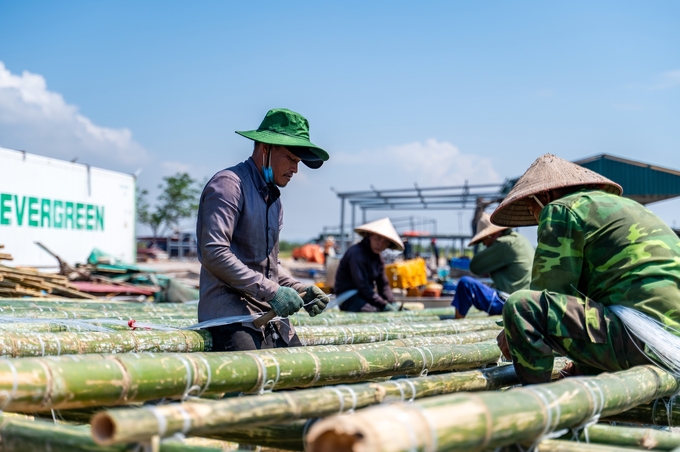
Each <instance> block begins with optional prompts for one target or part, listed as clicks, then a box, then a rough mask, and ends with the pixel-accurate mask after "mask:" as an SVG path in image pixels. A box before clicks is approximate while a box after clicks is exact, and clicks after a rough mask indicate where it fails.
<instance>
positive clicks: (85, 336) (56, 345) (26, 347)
mask: <svg viewBox="0 0 680 452" xmlns="http://www.w3.org/2000/svg"><path fill="white" fill-rule="evenodd" d="M211 344H212V338H211V336H210V333H208V332H207V331H202V330H198V331H182V330H178V331H127V332H116V333H100V332H81V333H71V332H60V333H8V332H0V357H2V358H17V357H27V356H48V355H52V356H58V355H73V354H85V353H133V352H134V353H139V352H156V353H160V352H164V353H170V352H175V353H177V352H198V351H201V352H202V351H209V350H210V348H211Z"/></svg>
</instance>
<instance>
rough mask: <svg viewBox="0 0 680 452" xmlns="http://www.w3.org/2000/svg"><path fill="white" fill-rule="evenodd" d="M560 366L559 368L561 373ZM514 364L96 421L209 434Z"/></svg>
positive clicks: (389, 398)
mask: <svg viewBox="0 0 680 452" xmlns="http://www.w3.org/2000/svg"><path fill="white" fill-rule="evenodd" d="M559 369H560V366H557V367H556V369H555V375H557V372H558V371H559ZM517 383H518V380H517V376H516V374H515V371H514V369H513V367H512V366H510V365H506V366H500V367H495V368H492V369H490V370H473V371H467V372H457V373H446V374H440V375H433V376H427V377H418V378H411V379H399V380H390V381H387V382H383V383H364V384H355V385H351V386H329V387H323V388H318V389H307V390H297V391H284V392H277V393H269V394H264V395H261V396H250V397H235V398H229V399H224V400H218V401H208V400H201V399H196V400H193V401H187V402H183V403H173V404H166V405H159V406H144V407H142V408H132V409H130V408H121V409H114V410H107V411H103V412H101V413H99V414H97V415H95V416H94V418H93V420H92V433H93V436H94V438H95V440H96V441H97V443H98V444H103V445H110V444H119V443H130V442H146V441H148V440H149V438H151V437H153V436H155V435H159V436H161V437H165V436H171V435H173V434H175V433H178V432H179V433H182V434H185V435H187V434H192V435H200V436H203V435H206V434H215V433H220V431H223V430H227V429H233V428H234V427H242V426H253V425H268V424H275V423H279V422H289V421H291V420H294V419H306V418H311V417H319V416H327V415H330V414H336V413H343V412H352V411H354V410H355V409H358V408H363V407H366V406H369V405H375V404H380V403H389V402H393V401H402V402H403V401H405V400H414V399H420V398H422V397H431V396H434V395H439V394H448V393H452V392H458V391H488V390H493V389H498V388H502V387H507V386H510V385H514V384H517Z"/></svg>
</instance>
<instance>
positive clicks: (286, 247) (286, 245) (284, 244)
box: [279, 240, 302, 253]
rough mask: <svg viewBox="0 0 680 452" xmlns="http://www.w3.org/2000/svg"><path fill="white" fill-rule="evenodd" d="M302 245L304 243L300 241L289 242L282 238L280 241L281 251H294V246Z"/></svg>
mask: <svg viewBox="0 0 680 452" xmlns="http://www.w3.org/2000/svg"><path fill="white" fill-rule="evenodd" d="M300 245H302V244H301V243H298V242H288V241H286V240H280V241H279V252H286V253H290V252H291V251H293V248H297V247H298V246H300Z"/></svg>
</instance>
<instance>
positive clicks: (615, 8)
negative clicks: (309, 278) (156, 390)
mask: <svg viewBox="0 0 680 452" xmlns="http://www.w3.org/2000/svg"><path fill="white" fill-rule="evenodd" d="M678 23H680V3H678V2H673V1H658V2H653V3H643V2H625V1H623V2H622V1H616V2H614V1H601V2H501V1H487V2H399V1H391V2H354V1H345V2H301V1H292V2H255V1H253V2H228V1H219V2H217V1H213V2H211V1H203V2H177V1H175V2H172V1H162V2H161V1H145V2H136V1H135V2H133V1H115V2H114V1H98V2H85V1H82V2H81V1H68V2H48V1H8V0H0V62H1V63H0V64H1V66H0V146H4V147H8V148H12V149H24V150H27V151H29V152H33V153H36V154H41V155H47V156H53V157H57V158H64V159H68V160H70V159H72V158H74V157H76V156H77V157H78V161H79V162H82V163H90V164H93V165H96V166H101V167H104V168H109V169H114V170H118V171H124V172H130V173H131V172H134V171H136V170H137V169H139V168H142V173H141V174H140V177H139V185H140V186H141V187H143V188H147V189H151V190H152V192H153V189H154V187H155V186H156V185H157V184H158V183H159V182H160V179H161V177H162V176H164V175H170V174H174V173H175V172H177V171H188V172H190V173H191V174H192V175H193V176H194V177H196V178H198V179H204V178H206V177H209V176H211V175H212V174H213V173H215V172H216V171H218V170H220V169H222V168H225V167H228V166H231V165H233V164H235V163H238V162H239V161H242V160H245V159H246V158H247V156H248V155H249V153H250V151H251V148H252V145H251V143H250V142H249V141H248V140H245V139H244V138H241V137H239V136H238V135H236V134H234V130H248V129H254V128H256V127H257V126H258V125H259V122H260V120H261V119H262V117H263V116H264V113H265V112H266V111H267V110H268V109H269V108H274V107H286V108H290V109H293V110H296V111H299V112H300V113H302V114H303V115H305V116H306V117H307V118H308V119H309V121H310V124H311V137H312V141H314V142H315V143H316V144H318V145H320V146H322V147H324V148H325V149H326V150H327V151H328V152H329V153H330V155H331V160H330V161H329V162H327V164H325V165H324V166H323V167H322V168H321V169H319V170H316V171H312V170H308V169H307V168H303V167H301V170H300V172H299V173H298V174H297V175H296V176H295V177H294V178H293V181H292V182H291V184H290V185H289V186H288V187H287V188H285V189H284V191H283V202H284V209H285V226H284V229H283V232H282V237H283V238H287V239H294V240H298V239H306V238H309V237H312V236H314V235H316V234H317V233H318V232H319V231H320V230H321V228H322V226H331V225H335V224H337V223H338V221H339V201H338V200H337V198H336V197H335V195H334V194H333V193H332V192H331V190H330V188H331V187H334V188H335V189H337V190H340V191H349V190H361V189H368V188H369V186H370V185H374V186H376V187H378V188H400V187H407V186H411V185H412V184H413V183H414V182H417V183H418V184H419V185H420V186H431V185H441V184H445V185H457V184H462V183H463V182H464V181H465V180H469V181H470V183H485V182H500V181H502V180H504V179H505V178H512V177H516V176H519V175H521V174H522V173H523V172H524V170H525V169H526V168H527V167H528V166H529V165H530V164H531V162H532V161H533V160H535V159H536V158H537V157H538V156H539V155H541V154H543V153H546V152H551V153H554V154H557V155H559V156H561V157H563V158H566V159H569V160H576V159H580V158H583V157H587V156H591V155H596V154H600V153H610V154H614V155H618V156H622V157H625V158H631V159H637V160H641V161H644V162H649V163H653V164H657V165H660V166H666V167H670V168H674V169H680V27H678ZM650 208H651V209H652V210H654V211H656V212H657V213H658V214H659V215H660V216H661V217H662V218H663V219H664V220H665V221H667V222H668V223H669V224H673V223H674V222H676V221H677V222H678V223H680V210H679V209H680V203H679V202H677V201H670V202H664V203H657V204H652V205H650ZM411 214H413V215H417V216H425V217H430V218H436V219H437V220H438V227H437V229H438V231H439V232H451V233H457V232H459V229H460V221H459V218H458V214H457V213H455V212H429V211H428V212H394V214H393V215H394V216H395V217H403V216H407V215H411ZM464 215H465V217H464V221H463V222H462V224H463V229H464V230H463V231H462V232H467V225H468V223H469V222H468V220H467V218H468V217H469V215H468V213H465V214H464ZM380 216H382V213H369V219H374V218H378V217H380ZM188 226H189V227H190V225H188ZM676 226H678V225H676ZM530 233H531V232H529V234H530Z"/></svg>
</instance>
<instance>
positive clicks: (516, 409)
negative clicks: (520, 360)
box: [307, 365, 680, 452]
mask: <svg viewBox="0 0 680 452" xmlns="http://www.w3.org/2000/svg"><path fill="white" fill-rule="evenodd" d="M679 387H680V385H679V384H678V381H677V380H676V379H675V378H674V377H673V376H672V375H671V374H670V373H668V372H666V371H664V370H662V369H659V368H658V367H655V366H649V365H647V366H639V367H635V368H633V369H630V370H626V371H621V372H617V373H615V374H602V375H599V376H597V377H571V378H566V379H563V380H561V381H558V382H556V383H548V384H543V385H536V386H534V387H524V388H514V389H511V390H509V391H504V392H502V393H496V392H483V393H479V394H475V395H472V394H464V393H460V394H452V395H443V396H438V397H431V398H427V399H423V400H421V401H416V402H414V403H413V404H410V405H404V404H401V403H396V404H393V405H391V406H390V407H380V406H379V407H373V408H367V409H365V410H360V411H358V412H357V413H355V414H354V415H350V416H347V415H345V416H340V417H338V416H332V417H329V418H326V419H324V420H322V421H319V422H318V423H317V424H315V425H314V426H313V427H312V428H311V429H310V432H309V434H308V436H307V441H308V443H309V445H310V451H311V452H321V451H325V450H336V451H339V452H340V451H348V452H350V451H352V450H358V449H359V448H361V450H362V451H367V452H369V451H371V452H397V451H403V450H405V449H404V445H405V444H408V445H411V446H412V447H414V449H413V450H423V451H426V450H431V451H438V450H471V451H472V450H481V449H484V448H497V447H502V446H506V445H510V444H514V443H518V442H522V443H532V442H535V441H540V440H541V439H543V438H544V437H546V436H549V432H550V431H556V430H559V429H565V428H576V429H578V428H581V427H583V426H585V425H587V424H588V423H589V422H590V421H592V420H593V419H596V418H597V417H598V415H600V414H601V415H602V416H608V415H612V414H615V413H619V412H622V411H625V410H628V409H630V408H631V407H633V406H636V405H639V404H643V403H647V402H649V401H650V400H653V399H656V398H658V397H663V396H668V395H670V394H673V393H675V392H676V391H677V390H678V389H679ZM414 407H418V408H414ZM421 411H424V412H425V413H427V416H426V417H423V416H422V414H421ZM426 421H427V422H426ZM395 423H397V424H399V425H407V424H410V425H412V426H414V428H412V429H410V430H408V431H407V430H405V429H394V428H393V427H391V425H393V424H395ZM413 434H415V435H416V441H415V442H414V441H413V438H412V436H413ZM433 435H434V436H433ZM435 445H436V447H435ZM333 448H335V449H333Z"/></svg>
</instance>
